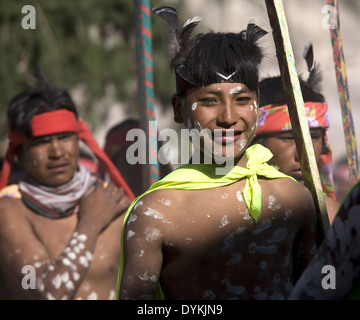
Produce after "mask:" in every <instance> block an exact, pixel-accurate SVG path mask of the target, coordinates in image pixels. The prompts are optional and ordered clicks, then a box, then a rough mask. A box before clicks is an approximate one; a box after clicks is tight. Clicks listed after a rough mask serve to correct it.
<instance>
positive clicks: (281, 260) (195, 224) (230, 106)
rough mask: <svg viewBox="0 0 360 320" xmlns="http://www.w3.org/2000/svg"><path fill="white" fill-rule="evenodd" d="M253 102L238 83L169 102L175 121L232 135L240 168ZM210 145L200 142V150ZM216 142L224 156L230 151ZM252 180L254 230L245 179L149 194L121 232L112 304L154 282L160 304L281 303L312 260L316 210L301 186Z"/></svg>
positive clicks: (140, 295)
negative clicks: (257, 210) (256, 195)
mask: <svg viewBox="0 0 360 320" xmlns="http://www.w3.org/2000/svg"><path fill="white" fill-rule="evenodd" d="M239 88H240V89H239ZM256 99H257V97H256V93H255V92H253V91H251V90H249V89H248V88H247V87H246V86H245V85H244V84H240V83H222V84H211V85H208V86H205V87H202V88H194V89H190V90H189V91H188V92H187V94H186V97H185V100H183V101H182V100H181V99H178V97H176V96H174V98H173V107H174V109H175V120H176V121H177V122H183V123H184V124H185V126H188V127H189V125H190V126H195V127H196V126H197V127H198V128H200V127H201V128H203V129H209V130H210V131H211V132H214V130H216V129H220V130H224V131H226V130H233V138H231V139H233V140H234V141H235V143H234V144H233V145H232V146H233V152H234V163H235V165H236V166H240V167H245V166H246V164H247V160H248V159H247V157H246V154H245V150H246V147H247V146H248V144H249V143H250V142H251V140H252V139H253V137H254V134H255V130H256V126H255V124H256V121H257V111H258V109H257V104H256V103H254V102H256ZM195 104H196V105H195ZM196 123H198V125H196ZM224 139H225V138H224ZM204 140H206V138H204ZM215 144H219V142H218V141H215V140H213V141H211V140H208V141H203V144H202V147H203V149H202V152H203V153H205V152H208V150H205V148H206V147H207V146H208V145H215ZM221 145H222V146H221V148H220V150H221V152H222V154H223V155H224V154H226V153H227V151H228V150H227V148H229V146H226V145H225V144H224V143H222V144H221ZM213 150H214V149H213ZM214 157H215V155H214ZM258 179H259V184H260V186H261V189H262V211H261V217H260V219H259V221H258V222H257V223H255V222H254V220H253V219H252V218H251V216H250V215H249V212H248V209H247V207H246V204H245V202H244V200H243V198H242V195H241V194H242V191H243V189H244V186H245V180H239V181H236V182H235V183H233V184H230V185H228V186H225V187H218V188H213V189H206V190H191V191H190V190H171V189H164V190H157V191H154V192H152V193H149V194H147V195H145V196H144V197H143V198H141V199H140V201H138V203H137V205H135V206H134V207H133V208H132V210H131V212H130V215H129V218H128V219H127V222H126V224H125V226H124V227H125V230H124V261H125V264H124V269H123V273H122V279H121V287H120V292H119V294H120V299H152V298H154V295H155V292H156V289H157V287H158V284H159V283H160V284H161V287H162V289H163V291H164V294H165V297H166V298H167V299H284V298H286V297H287V296H288V295H289V294H290V292H291V290H292V284H293V283H294V282H295V280H296V278H297V275H298V274H299V273H300V272H301V270H303V269H304V268H305V266H306V265H307V263H308V262H309V261H310V259H311V257H312V256H313V254H314V253H315V239H316V234H315V229H316V228H315V224H316V217H315V208H314V205H313V201H312V197H311V194H310V192H309V191H308V190H307V189H306V188H305V187H304V186H302V185H301V184H299V183H297V182H295V181H293V180H291V179H288V178H281V179H275V180H268V179H261V177H258ZM289 192H291V193H294V194H297V197H296V198H295V199H294V198H290V197H289ZM299 250H300V251H299Z"/></svg>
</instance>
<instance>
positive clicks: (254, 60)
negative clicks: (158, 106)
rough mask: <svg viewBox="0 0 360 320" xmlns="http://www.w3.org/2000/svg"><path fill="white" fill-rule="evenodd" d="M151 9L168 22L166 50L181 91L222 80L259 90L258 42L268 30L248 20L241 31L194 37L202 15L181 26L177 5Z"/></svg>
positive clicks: (212, 33) (165, 36)
mask: <svg viewBox="0 0 360 320" xmlns="http://www.w3.org/2000/svg"><path fill="white" fill-rule="evenodd" d="M152 11H153V12H154V13H155V14H157V15H158V16H160V17H161V18H162V19H163V20H164V22H165V28H164V40H165V47H166V53H167V56H168V58H169V59H170V68H171V70H174V71H175V75H176V84H177V92H178V93H180V92H184V91H186V90H187V89H189V88H191V87H200V86H206V85H208V84H210V83H219V82H239V83H244V84H246V85H247V86H248V87H249V89H250V90H257V88H258V66H259V64H260V62H261V60H262V57H263V53H262V50H261V48H260V47H259V46H258V45H257V44H256V42H257V41H258V40H259V39H260V38H261V37H263V36H264V35H265V34H266V33H267V32H266V31H265V30H263V29H261V28H260V27H258V26H257V25H255V24H254V23H249V24H248V26H247V29H246V30H243V31H241V32H240V33H220V32H218V33H215V32H213V31H210V32H209V33H205V34H196V35H194V36H191V35H192V33H193V31H194V29H195V28H196V26H197V25H198V24H199V23H200V21H201V17H194V18H192V19H189V20H188V21H186V23H185V24H184V25H183V26H180V25H179V24H178V19H177V11H176V9H175V8H174V7H171V6H162V7H156V8H154V9H153V10H152Z"/></svg>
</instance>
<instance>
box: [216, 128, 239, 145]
mask: <svg viewBox="0 0 360 320" xmlns="http://www.w3.org/2000/svg"><path fill="white" fill-rule="evenodd" d="M241 134H242V131H235V130H215V133H214V141H215V142H216V143H217V144H228V143H234V142H235V141H237V140H238V139H240V136H241Z"/></svg>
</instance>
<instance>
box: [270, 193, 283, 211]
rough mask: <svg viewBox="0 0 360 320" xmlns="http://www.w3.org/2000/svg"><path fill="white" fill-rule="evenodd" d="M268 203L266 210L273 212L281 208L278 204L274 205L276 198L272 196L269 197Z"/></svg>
mask: <svg viewBox="0 0 360 320" xmlns="http://www.w3.org/2000/svg"><path fill="white" fill-rule="evenodd" d="M268 201H269V204H268V209H271V210H272V211H275V210H278V209H280V208H281V205H280V204H275V202H276V198H275V197H274V196H269V198H268Z"/></svg>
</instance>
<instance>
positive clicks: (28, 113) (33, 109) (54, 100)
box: [7, 85, 78, 138]
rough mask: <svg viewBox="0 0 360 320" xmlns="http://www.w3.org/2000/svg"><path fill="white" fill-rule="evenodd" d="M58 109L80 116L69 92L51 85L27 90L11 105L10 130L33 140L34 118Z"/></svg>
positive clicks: (15, 98)
mask: <svg viewBox="0 0 360 320" xmlns="http://www.w3.org/2000/svg"><path fill="white" fill-rule="evenodd" d="M58 109H67V110H69V111H71V112H74V113H75V115H76V117H77V116H78V113H77V110H76V106H75V104H74V102H73V100H72V99H71V97H70V94H69V93H68V91H67V90H65V89H61V88H56V87H51V86H49V85H46V86H44V87H42V88H32V89H27V90H25V91H23V92H21V93H19V94H18V95H16V96H15V97H14V98H13V99H12V100H11V102H10V104H9V108H8V112H7V117H8V124H9V128H10V130H14V131H15V130H16V131H18V132H21V133H22V134H24V135H25V136H27V137H29V138H32V128H31V123H32V118H33V117H34V116H35V115H37V114H40V113H44V112H48V111H55V110H58Z"/></svg>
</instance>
